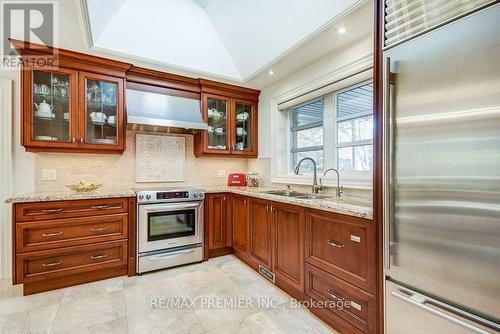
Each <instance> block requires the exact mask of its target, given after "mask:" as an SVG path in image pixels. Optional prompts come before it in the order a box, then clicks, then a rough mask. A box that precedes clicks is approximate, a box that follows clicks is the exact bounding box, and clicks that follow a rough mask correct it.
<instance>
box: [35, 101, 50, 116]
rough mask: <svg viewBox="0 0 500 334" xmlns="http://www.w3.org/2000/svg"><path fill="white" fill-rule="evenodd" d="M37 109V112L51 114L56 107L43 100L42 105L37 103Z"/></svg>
mask: <svg viewBox="0 0 500 334" xmlns="http://www.w3.org/2000/svg"><path fill="white" fill-rule="evenodd" d="M35 107H36V111H37V112H39V113H44V114H51V113H52V110H53V109H54V106H53V105H50V104H48V103H47V102H45V100H43V101H42V102H41V103H40V104H36V103H35Z"/></svg>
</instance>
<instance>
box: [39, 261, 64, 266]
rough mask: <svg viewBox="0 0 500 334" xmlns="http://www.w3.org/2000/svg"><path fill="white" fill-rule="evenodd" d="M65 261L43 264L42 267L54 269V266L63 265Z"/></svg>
mask: <svg viewBox="0 0 500 334" xmlns="http://www.w3.org/2000/svg"><path fill="white" fill-rule="evenodd" d="M62 263H63V261H62V260H61V261H59V262H52V263H42V266H43V267H53V266H58V265H60V264H62Z"/></svg>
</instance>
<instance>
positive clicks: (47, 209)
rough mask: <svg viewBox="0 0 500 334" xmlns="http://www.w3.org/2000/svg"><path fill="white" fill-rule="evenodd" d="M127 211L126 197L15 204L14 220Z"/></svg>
mask: <svg viewBox="0 0 500 334" xmlns="http://www.w3.org/2000/svg"><path fill="white" fill-rule="evenodd" d="M126 212H128V198H104V199H91V200H76V201H54V202H36V203H24V204H16V221H18V222H19V221H35V220H49V219H59V218H73V217H87V216H98V215H107V214H116V213H126Z"/></svg>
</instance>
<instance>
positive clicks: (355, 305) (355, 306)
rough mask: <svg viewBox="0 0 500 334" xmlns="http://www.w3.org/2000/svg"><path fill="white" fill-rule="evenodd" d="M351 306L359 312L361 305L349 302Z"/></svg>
mask: <svg viewBox="0 0 500 334" xmlns="http://www.w3.org/2000/svg"><path fill="white" fill-rule="evenodd" d="M351 306H352V307H353V308H355V309H356V310H358V311H360V312H361V305H359V304H358V303H356V302H355V301H352V300H351Z"/></svg>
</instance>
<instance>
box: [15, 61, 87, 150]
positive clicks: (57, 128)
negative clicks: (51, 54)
mask: <svg viewBox="0 0 500 334" xmlns="http://www.w3.org/2000/svg"><path fill="white" fill-rule="evenodd" d="M22 74H23V109H24V111H23V124H22V126H23V145H24V146H26V147H27V148H30V147H32V148H37V147H51V148H76V147H77V145H78V144H77V142H76V139H77V136H78V128H77V124H78V117H77V115H78V110H77V109H78V105H77V100H78V91H77V77H78V74H77V72H76V71H74V70H69V69H64V68H58V69H51V68H47V67H44V68H38V67H36V66H34V67H31V68H29V69H26V70H25V71H23V73H22Z"/></svg>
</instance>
